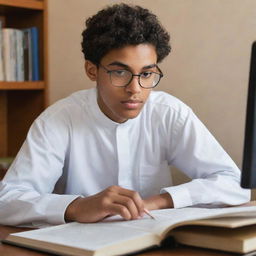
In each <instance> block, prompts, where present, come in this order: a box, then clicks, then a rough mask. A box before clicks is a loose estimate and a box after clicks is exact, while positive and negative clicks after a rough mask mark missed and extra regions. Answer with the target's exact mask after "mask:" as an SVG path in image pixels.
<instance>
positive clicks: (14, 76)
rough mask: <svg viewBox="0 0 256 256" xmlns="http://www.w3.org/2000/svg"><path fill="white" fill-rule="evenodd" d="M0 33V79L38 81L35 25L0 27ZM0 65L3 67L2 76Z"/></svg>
mask: <svg viewBox="0 0 256 256" xmlns="http://www.w3.org/2000/svg"><path fill="white" fill-rule="evenodd" d="M0 34H1V35H2V36H1V37H2V47H1V50H2V61H1V58H0V62H1V63H0V81H3V80H4V81H38V80H39V52H38V51H39V47H38V44H39V38H38V29H37V28H36V27H31V28H26V29H14V28H2V29H1V32H0ZM0 42H1V41H0ZM1 65H2V67H3V76H2V77H1Z"/></svg>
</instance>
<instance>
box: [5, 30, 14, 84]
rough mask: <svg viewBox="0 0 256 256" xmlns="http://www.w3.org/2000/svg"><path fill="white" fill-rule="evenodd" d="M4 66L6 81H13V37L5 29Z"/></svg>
mask: <svg viewBox="0 0 256 256" xmlns="http://www.w3.org/2000/svg"><path fill="white" fill-rule="evenodd" d="M3 64H4V77H5V80H6V81H11V79H12V75H11V69H12V68H11V37H10V29H8V28H5V29H3Z"/></svg>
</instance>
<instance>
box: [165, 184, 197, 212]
mask: <svg viewBox="0 0 256 256" xmlns="http://www.w3.org/2000/svg"><path fill="white" fill-rule="evenodd" d="M166 192H167V193H169V194H170V196H171V197H172V201H173V208H182V207H187V206H191V205H193V202H192V198H191V196H190V193H189V190H188V189H187V188H186V187H185V186H184V184H182V185H178V186H173V187H167V188H162V189H161V191H160V194H163V193H166Z"/></svg>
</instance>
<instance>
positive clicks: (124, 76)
mask: <svg viewBox="0 0 256 256" xmlns="http://www.w3.org/2000/svg"><path fill="white" fill-rule="evenodd" d="M99 66H100V67H102V68H103V69H105V70H106V71H107V73H108V74H109V77H110V81H111V84H112V85H114V86H116V87H125V86H127V85H128V84H129V83H130V82H131V81H132V79H133V77H134V76H137V77H138V82H139V85H140V86H141V87H142V88H145V89H151V88H154V87H156V86H157V85H158V83H159V82H160V79H161V78H162V77H163V76H164V75H163V73H162V71H161V70H160V68H159V67H158V66H156V68H157V69H158V71H159V72H160V73H157V72H153V71H149V70H148V71H144V72H141V73H140V74H133V73H132V72H131V71H130V70H127V69H118V70H108V69H107V68H105V67H104V66H102V65H101V64H99Z"/></svg>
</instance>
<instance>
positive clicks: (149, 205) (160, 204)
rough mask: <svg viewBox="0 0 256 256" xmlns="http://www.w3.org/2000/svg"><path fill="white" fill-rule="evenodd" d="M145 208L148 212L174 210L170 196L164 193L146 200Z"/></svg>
mask: <svg viewBox="0 0 256 256" xmlns="http://www.w3.org/2000/svg"><path fill="white" fill-rule="evenodd" d="M144 206H145V208H146V209H148V210H157V209H166V208H173V201H172V197H171V196H170V194H168V193H163V194H160V195H155V196H151V197H149V198H147V199H145V200H144Z"/></svg>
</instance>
